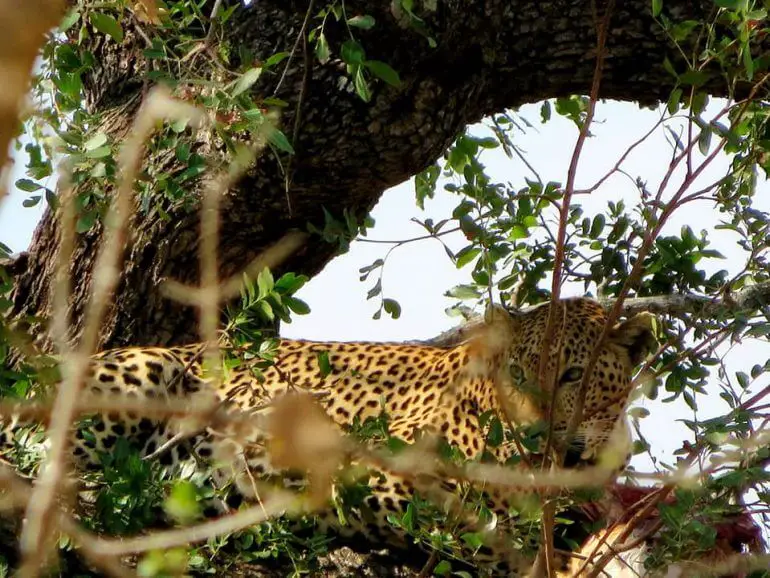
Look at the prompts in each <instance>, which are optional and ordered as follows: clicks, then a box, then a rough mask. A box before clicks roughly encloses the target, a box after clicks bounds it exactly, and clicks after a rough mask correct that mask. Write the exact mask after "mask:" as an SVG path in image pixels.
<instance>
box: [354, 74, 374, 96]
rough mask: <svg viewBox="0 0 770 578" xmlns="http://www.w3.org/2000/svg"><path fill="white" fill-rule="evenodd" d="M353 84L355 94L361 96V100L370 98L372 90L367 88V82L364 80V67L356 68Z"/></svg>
mask: <svg viewBox="0 0 770 578" xmlns="http://www.w3.org/2000/svg"><path fill="white" fill-rule="evenodd" d="M354 84H355V86H356V94H358V96H360V97H361V100H363V101H364V102H369V101H370V100H372V91H371V89H370V88H369V83H368V82H367V81H366V76H364V69H363V68H361V67H358V68H357V69H356V74H355V78H354Z"/></svg>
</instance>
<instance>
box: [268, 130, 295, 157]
mask: <svg viewBox="0 0 770 578" xmlns="http://www.w3.org/2000/svg"><path fill="white" fill-rule="evenodd" d="M267 142H269V143H270V144H271V145H273V146H274V147H275V148H277V149H278V150H280V151H283V152H285V153H289V154H290V155H293V154H294V147H293V146H291V143H290V142H289V139H288V138H286V135H285V134H283V132H281V131H280V130H278V129H277V128H275V127H271V128H270V129H268V131H267Z"/></svg>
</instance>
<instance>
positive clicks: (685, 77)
mask: <svg viewBox="0 0 770 578" xmlns="http://www.w3.org/2000/svg"><path fill="white" fill-rule="evenodd" d="M708 79H709V75H708V73H706V72H704V71H702V70H687V71H685V72H684V73H682V75H681V76H680V77H679V82H681V83H682V84H684V85H687V86H690V85H692V86H695V87H698V86H702V85H703V84H705V83H706V81H707V80H708Z"/></svg>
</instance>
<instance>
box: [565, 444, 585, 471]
mask: <svg viewBox="0 0 770 578" xmlns="http://www.w3.org/2000/svg"><path fill="white" fill-rule="evenodd" d="M585 449H586V444H585V442H583V441H578V440H575V441H573V442H572V443H571V444H570V446H569V449H567V454H566V455H565V456H564V467H565V468H574V467H576V466H578V465H580V464H584V463H585V461H586V460H584V459H583V458H582V457H581V456H582V455H583V452H584V451H585Z"/></svg>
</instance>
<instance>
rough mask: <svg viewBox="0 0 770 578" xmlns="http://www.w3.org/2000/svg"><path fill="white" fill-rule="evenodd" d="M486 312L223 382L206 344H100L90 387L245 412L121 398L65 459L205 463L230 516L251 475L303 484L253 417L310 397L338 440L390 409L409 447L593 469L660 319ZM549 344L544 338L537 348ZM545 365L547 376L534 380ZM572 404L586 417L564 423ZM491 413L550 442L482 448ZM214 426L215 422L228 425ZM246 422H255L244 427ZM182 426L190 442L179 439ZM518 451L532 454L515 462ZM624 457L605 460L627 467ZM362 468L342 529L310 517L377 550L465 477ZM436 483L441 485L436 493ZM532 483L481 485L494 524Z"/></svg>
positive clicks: (91, 463) (559, 311)
mask: <svg viewBox="0 0 770 578" xmlns="http://www.w3.org/2000/svg"><path fill="white" fill-rule="evenodd" d="M551 307H555V309H554V310H553V311H551ZM490 311H492V314H491V315H490V316H489V319H491V321H490V322H489V323H488V324H486V325H485V327H488V329H487V330H481V331H479V332H478V334H472V333H471V334H469V335H468V336H466V338H465V339H463V340H462V341H460V342H459V343H452V344H450V345H435V344H423V343H417V342H409V343H382V342H320V341H306V340H300V339H279V340H278V341H277V344H276V348H275V350H274V355H273V358H272V361H271V362H270V363H269V364H267V365H266V366H265V367H262V368H261V369H259V371H255V369H254V367H253V366H252V365H250V364H248V363H244V364H242V365H239V364H236V365H235V366H232V367H229V366H228V367H227V368H226V370H225V371H224V372H223V375H222V377H221V378H218V379H214V378H212V377H211V371H210V368H208V367H207V364H206V362H205V360H206V357H207V355H208V354H207V346H206V345H204V344H200V343H196V344H190V345H185V346H172V347H127V348H120V349H113V350H108V351H105V352H102V353H99V354H96V355H94V356H93V357H92V358H91V359H90V361H89V365H88V369H87V376H86V379H85V382H84V384H83V394H84V396H93V398H94V399H95V398H99V397H100V396H108V395H110V396H123V397H124V398H125V399H126V400H133V401H134V402H137V401H138V402H140V403H141V402H142V401H143V400H144V401H148V402H153V403H155V402H159V401H162V400H164V399H175V400H178V399H182V400H186V399H187V400H195V402H196V404H197V405H196V407H211V408H213V409H212V410H211V411H212V412H225V413H226V414H227V413H228V412H230V413H237V414H238V415H240V416H247V419H245V420H244V419H243V418H241V419H240V420H239V421H238V427H237V428H236V429H238V432H235V433H234V432H233V431H229V432H228V429H227V427H226V426H224V427H219V426H215V425H212V424H205V423H202V422H201V423H187V424H186V426H185V428H186V429H185V428H183V427H182V426H180V425H179V422H178V421H176V422H175V421H174V420H172V419H170V418H168V417H163V416H154V417H153V416H152V415H143V414H142V412H141V411H133V410H132V411H120V410H119V408H118V409H116V410H115V411H111V412H108V413H103V414H99V415H96V416H91V418H90V419H89V421H88V424H89V425H88V428H89V431H88V432H83V430H82V428H77V429H76V430H75V431H74V433H73V440H72V444H71V454H72V459H73V461H74V462H75V465H76V466H77V467H78V468H82V469H88V468H94V467H98V464H99V463H100V461H99V460H100V455H101V454H103V453H105V452H106V453H109V452H111V451H113V449H114V448H115V445H116V443H117V441H118V440H119V439H120V438H125V439H128V440H129V441H130V442H131V443H132V444H133V445H134V446H135V447H136V448H138V450H139V451H140V453H141V455H142V456H144V457H151V458H152V459H155V460H157V461H158V462H159V463H160V464H161V465H162V466H163V467H164V468H168V469H169V470H172V469H174V468H179V467H192V468H209V469H210V470H211V471H213V472H215V474H216V475H214V476H213V478H212V479H215V480H216V482H217V483H218V484H228V483H230V487H231V489H232V492H233V496H234V497H235V499H233V500H229V499H228V500H227V501H226V503H225V504H224V505H223V506H222V507H223V508H224V510H225V511H228V508H237V507H240V505H241V504H242V503H246V504H249V503H253V502H254V500H258V499H259V496H258V491H256V489H255V486H254V481H255V480H261V479H265V480H267V479H269V480H275V479H281V478H282V477H284V479H283V481H284V485H285V487H294V486H292V483H295V484H296V487H306V486H302V484H303V483H304V482H303V481H302V480H303V478H302V476H299V477H298V476H297V475H296V473H295V472H290V471H289V469H290V468H287V467H285V464H283V465H281V464H277V463H273V461H271V455H270V451H269V449H270V444H269V443H266V441H265V440H268V439H269V432H268V431H266V427H265V423H266V422H265V420H264V419H262V417H263V415H262V412H265V411H267V412H268V414H267V415H268V416H269V408H270V407H271V404H273V403H276V400H281V399H284V398H287V396H292V395H306V396H309V398H310V399H312V404H313V407H315V408H318V409H319V411H320V413H321V414H323V416H324V418H325V419H326V420H327V421H328V423H329V424H331V426H332V427H333V429H334V430H335V431H339V432H340V433H341V434H348V433H350V432H351V431H352V429H353V428H354V427H356V426H360V424H362V423H366V422H367V420H376V419H378V418H380V417H382V416H383V415H384V416H386V417H387V427H388V435H389V436H390V437H391V438H395V439H398V440H401V441H402V442H403V443H404V444H405V445H406V446H407V447H412V446H414V445H416V444H421V443H424V440H426V439H429V437H430V436H433V437H434V438H435V439H438V440H440V441H441V442H442V443H444V444H446V446H447V447H450V448H452V449H453V451H455V452H457V453H459V456H460V457H461V458H462V459H465V460H468V461H474V460H475V461H478V460H479V459H480V456H482V455H485V456H486V458H487V459H488V460H489V459H491V461H492V463H497V464H510V463H511V461H512V457H517V456H518V458H519V459H518V461H517V460H514V461H517V465H515V466H512V467H513V468H514V469H515V468H519V469H520V468H526V467H530V468H531V467H534V466H533V465H532V464H533V463H535V462H537V461H538V460H542V459H543V454H542V453H541V452H542V451H543V449H544V448H543V447H542V445H543V444H545V445H546V446H548V445H550V446H552V449H553V450H554V451H556V450H558V451H559V452H561V453H560V454H558V455H561V456H562V459H563V463H562V464H560V465H563V466H564V467H566V468H576V469H580V468H587V467H590V466H594V465H596V464H599V463H601V461H602V456H603V452H604V451H605V450H606V449H607V448H608V447H610V446H611V445H613V440H616V439H621V440H625V438H626V437H628V426H627V424H626V420H627V417H626V409H627V406H628V403H629V397H630V394H631V391H632V388H633V376H634V370H635V368H637V367H638V366H639V365H640V364H641V363H642V361H643V360H644V359H645V358H646V357H647V356H648V355H649V353H650V352H651V351H652V350H654V347H655V343H656V337H655V332H656V321H655V318H654V316H652V315H651V314H649V313H640V314H636V315H633V316H630V317H628V318H627V319H625V320H623V321H620V322H616V323H614V324H613V325H612V326H611V327H610V326H608V315H609V313H608V311H607V310H606V309H605V307H604V306H602V305H601V304H600V303H599V302H597V301H595V300H593V299H590V298H587V297H577V298H567V299H562V300H558V301H556V302H554V304H553V305H552V306H549V305H548V304H547V303H546V304H542V305H540V306H535V307H533V308H530V309H528V310H523V311H513V310H511V309H504V308H500V307H498V308H497V309H491V310H490ZM549 316H550V322H549ZM549 325H550V326H551V336H550V338H549V337H548V335H547V333H548V327H549ZM546 340H548V345H549V348H548V352H547V353H546V355H545V356H544V357H543V355H542V354H543V349H544V348H545V346H546ZM541 358H543V359H544V360H545V363H544V364H543V363H541ZM592 358H593V359H594V363H590V362H591V360H592ZM589 365H590V367H589ZM543 371H545V375H547V376H550V377H549V378H548V379H543V378H542V374H543ZM581 398H582V400H583V403H582V412H581V415H580V416H579V421H578V422H577V423H576V424H573V423H572V422H573V421H574V420H575V415H574V414H575V412H576V408H578V406H579V405H581V404H580V400H581ZM201 400H202V402H201ZM199 402H200V403H199ZM201 403H203V405H202V406H201ZM207 404H208V405H207ZM204 413H205V412H204ZM211 415H214V414H213V413H212V414H211ZM217 415H220V414H217ZM489 416H497V417H499V419H500V420H502V421H503V422H504V423H506V424H509V425H510V426H511V427H513V426H514V425H515V426H516V427H522V428H526V427H528V426H531V425H533V424H538V423H541V424H542V423H547V430H548V432H549V435H548V436H547V437H548V438H550V439H551V440H552V442H551V443H549V442H547V441H544V440H541V447H538V448H535V449H532V448H530V449H528V450H527V449H524V448H522V447H521V445H520V444H515V443H501V444H497V445H491V444H489V443H488V441H489ZM252 417H253V419H251V418H252ZM220 418H221V415H220ZM193 421H194V420H193ZM218 423H219V424H220V426H221V424H222V423H226V420H224V422H223V420H222V419H219V421H218ZM20 425H22V422H21V421H15V422H14V423H13V424H10V425H7V426H6V427H5V428H4V429H3V430H2V432H1V433H0V453H2V454H4V455H6V454H8V452H9V448H11V447H16V446H15V444H16V441H15V440H16V438H15V437H14V436H15V435H16V433H15V432H16V430H17V428H19V427H20ZM575 425H576V427H575ZM244 428H246V429H247V430H249V429H252V430H254V431H248V432H247V433H246V434H245V436H244V433H243V430H244ZM183 429H184V436H182V437H184V439H185V443H173V442H174V440H175V439H178V438H179V437H180V436H181V433H182V430H183ZM570 430H572V431H570ZM244 439H246V440H247V442H244ZM430 439H433V438H430ZM232 440H236V441H235V442H233V441H232ZM228 442H232V443H230V446H232V447H236V448H238V449H237V451H235V453H232V452H231V453H229V454H228V453H227V452H224V453H223V449H222V448H223V447H230V446H228V445H227V444H228ZM625 443H629V442H628V441H627V440H626V441H625ZM231 449H232V448H231ZM545 449H548V448H547V447H546V448H545ZM625 451H627V448H626V450H625ZM521 453H524V454H529V455H525V456H524V458H525V459H524V460H522V459H521V457H522V456H519V455H518V454H521ZM490 456H491V458H490ZM627 458H628V456H624V457H623V459H622V460H620V461H621V462H622V463H621V464H620V465H617V464H616V466H615V467H618V468H619V470H620V469H622V467H623V465H624V464H625V461H626V460H627ZM527 463H529V466H527ZM234 464H238V465H234ZM428 469H429V468H428ZM365 472H367V473H365V475H364V477H365V479H366V482H367V484H368V487H369V493H368V494H367V495H366V496H365V498H364V499H363V500H362V502H361V503H360V504H359V505H357V506H355V507H353V508H352V509H351V511H350V512H349V514H348V515H347V516H346V519H345V521H344V523H343V522H342V521H341V520H340V516H339V515H338V513H337V512H336V511H335V509H334V508H333V507H331V506H330V505H329V504H328V503H327V504H326V507H325V508H321V509H320V510H316V511H315V516H316V519H317V521H318V523H319V524H320V525H321V526H322V527H323V528H326V529H329V530H330V531H331V532H333V533H335V534H337V535H339V536H342V537H356V538H357V539H359V540H361V539H363V540H364V541H365V542H367V543H369V544H375V545H376V544H382V545H387V546H393V547H407V546H409V545H410V544H411V541H410V537H409V536H408V532H407V531H406V530H405V529H404V528H403V527H400V526H399V525H397V524H393V523H392V520H393V519H401V518H402V517H403V516H404V514H405V513H406V512H407V510H408V508H409V507H410V504H413V503H414V500H415V499H416V498H418V497H425V496H428V498H429V499H431V500H434V501H435V502H441V501H442V500H444V503H443V504H438V506H439V507H443V508H444V509H447V510H449V509H452V508H454V507H455V506H456V503H457V501H458V500H457V495H458V493H460V490H461V488H462V487H465V486H464V484H465V482H463V481H462V480H459V479H453V478H452V477H451V476H449V475H447V476H440V475H438V476H434V477H433V478H432V479H431V478H430V475H428V476H427V477H428V478H429V479H428V482H426V479H425V476H421V475H410V473H409V472H408V471H403V470H402V471H389V470H388V468H387V466H383V467H382V469H380V470H379V471H370V470H365ZM423 473H425V472H423ZM305 482H306V479H305ZM482 486H484V484H482ZM432 487H434V488H438V489H437V492H434V493H431V491H432V490H431V488H432ZM527 491H531V490H527V489H517V488H511V487H498V488H495V487H493V485H490V486H489V487H486V486H484V487H481V488H480V492H481V493H482V495H483V499H484V500H485V503H486V504H487V506H488V508H489V512H491V513H492V515H493V516H494V517H495V519H496V520H497V521H498V523H497V525H498V526H502V525H503V524H502V521H504V520H510V519H511V518H512V517H514V516H515V513H513V514H512V513H511V511H512V505H513V504H514V503H515V498H516V497H517V495H518V494H520V493H522V492H527ZM452 498H454V504H455V506H453V505H452ZM220 513H221V512H220ZM470 518H473V516H469V517H468V518H467V519H464V521H463V523H464V524H468V525H469V527H470V526H471V525H472V524H478V523H481V522H480V521H479V519H478V518H475V519H470ZM494 534H495V537H492V538H490V539H489V540H488V541H487V542H485V543H484V544H482V545H479V544H473V545H471V544H468V545H466V544H460V545H459V548H460V550H461V554H462V558H463V559H464V560H465V561H466V562H468V563H470V564H472V565H474V566H476V567H477V568H478V569H479V572H480V573H482V574H483V573H487V574H492V575H503V574H505V575H514V576H515V575H524V574H525V573H526V568H528V567H531V564H532V559H531V558H527V557H526V556H524V557H523V558H522V555H521V554H520V553H515V552H512V550H513V548H512V547H511V539H512V538H511V536H506V535H505V534H504V533H503V537H502V538H501V537H500V532H497V531H496V532H494Z"/></svg>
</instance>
